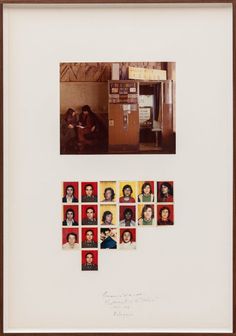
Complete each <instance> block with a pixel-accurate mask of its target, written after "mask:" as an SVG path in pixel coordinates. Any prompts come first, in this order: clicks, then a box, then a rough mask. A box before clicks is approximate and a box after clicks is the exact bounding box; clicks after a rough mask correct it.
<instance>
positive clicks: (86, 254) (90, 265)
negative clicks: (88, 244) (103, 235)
mask: <svg viewBox="0 0 236 336" xmlns="http://www.w3.org/2000/svg"><path fill="white" fill-rule="evenodd" d="M81 252H82V256H81V260H82V271H97V270H98V251H96V250H91V251H81Z"/></svg>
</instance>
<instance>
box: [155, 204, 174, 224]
mask: <svg viewBox="0 0 236 336" xmlns="http://www.w3.org/2000/svg"><path fill="white" fill-rule="evenodd" d="M157 211H158V221H157V224H158V225H173V224H174V222H173V206H170V205H168V206H161V207H160V206H158V207H157Z"/></svg>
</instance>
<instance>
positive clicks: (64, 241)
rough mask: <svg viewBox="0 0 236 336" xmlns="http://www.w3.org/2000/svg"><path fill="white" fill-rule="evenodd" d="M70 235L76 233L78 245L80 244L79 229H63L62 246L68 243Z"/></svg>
mask: <svg viewBox="0 0 236 336" xmlns="http://www.w3.org/2000/svg"><path fill="white" fill-rule="evenodd" d="M68 233H75V234H76V235H77V242H76V243H79V229H78V228H63V229H62V244H65V243H67V240H66V237H67V235H68Z"/></svg>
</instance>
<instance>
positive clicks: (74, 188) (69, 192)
mask: <svg viewBox="0 0 236 336" xmlns="http://www.w3.org/2000/svg"><path fill="white" fill-rule="evenodd" d="M62 202H63V203H78V182H64V183H63V196H62Z"/></svg>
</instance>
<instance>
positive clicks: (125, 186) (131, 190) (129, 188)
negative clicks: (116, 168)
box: [119, 182, 136, 203]
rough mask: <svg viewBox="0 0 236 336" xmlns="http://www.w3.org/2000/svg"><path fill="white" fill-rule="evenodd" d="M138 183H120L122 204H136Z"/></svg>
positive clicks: (120, 200)
mask: <svg viewBox="0 0 236 336" xmlns="http://www.w3.org/2000/svg"><path fill="white" fill-rule="evenodd" d="M135 201H136V182H120V198H119V202H120V203H135Z"/></svg>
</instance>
